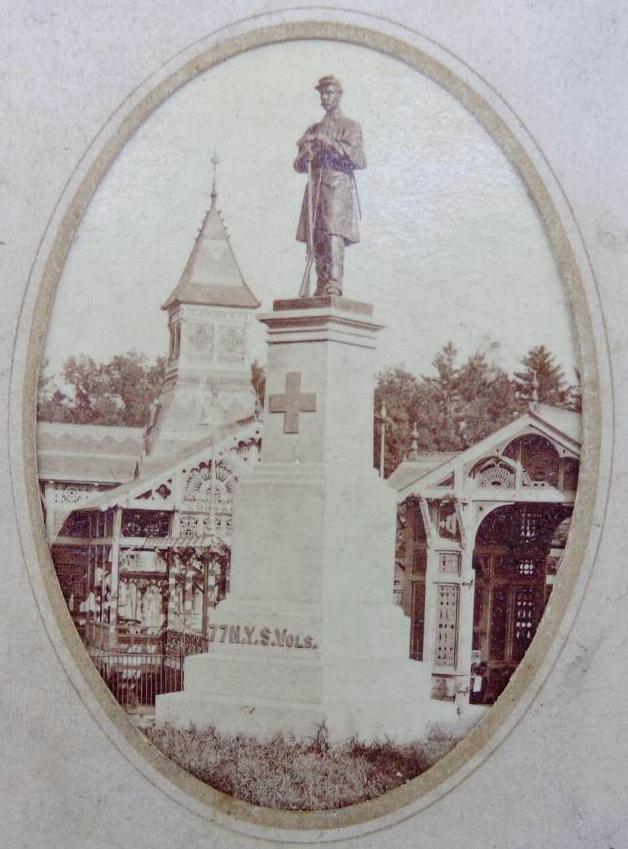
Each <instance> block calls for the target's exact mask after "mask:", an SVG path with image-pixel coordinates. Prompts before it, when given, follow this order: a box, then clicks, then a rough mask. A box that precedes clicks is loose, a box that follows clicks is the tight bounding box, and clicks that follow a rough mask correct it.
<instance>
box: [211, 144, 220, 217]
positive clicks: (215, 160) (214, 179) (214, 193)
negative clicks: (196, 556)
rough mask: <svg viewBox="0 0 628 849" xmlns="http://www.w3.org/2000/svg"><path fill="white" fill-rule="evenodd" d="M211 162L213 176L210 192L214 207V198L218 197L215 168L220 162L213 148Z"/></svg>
mask: <svg viewBox="0 0 628 849" xmlns="http://www.w3.org/2000/svg"><path fill="white" fill-rule="evenodd" d="M211 163H212V165H213V166H214V176H213V179H212V193H211V199H212V207H214V206H216V198H217V197H218V192H217V191H216V169H217V167H218V164H219V163H220V159H218V154H217V153H216V151H215V150H214V155H213V156H212V158H211Z"/></svg>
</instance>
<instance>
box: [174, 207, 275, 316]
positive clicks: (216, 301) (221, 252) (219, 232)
mask: <svg viewBox="0 0 628 849" xmlns="http://www.w3.org/2000/svg"><path fill="white" fill-rule="evenodd" d="M176 303H181V304H198V305H202V306H218V307H240V308H245V309H256V308H257V307H259V305H260V301H258V300H257V298H256V297H255V295H254V294H253V292H252V291H251V290H250V289H249V287H248V286H247V285H246V283H245V282H244V278H243V276H242V272H241V271H240V268H239V266H238V263H237V260H236V258H235V254H234V253H233V250H232V248H231V243H230V241H229V236H228V235H227V231H226V229H225V225H224V223H223V220H222V218H221V216H220V213H219V211H218V209H217V207H216V205H215V195H212V205H211V208H210V209H209V211H208V212H207V214H206V215H205V220H204V221H203V225H202V227H201V229H200V231H199V234H198V236H197V238H196V241H195V243H194V247H193V248H192V253H191V254H190V256H189V258H188V261H187V263H186V265H185V268H184V269H183V274H182V275H181V278H180V280H179V282H178V283H177V285H176V287H175V289H174V291H173V292H172V294H171V295H170V297H169V298H168V300H167V301H166V302H165V303H164V304H163V306H162V309H168V308H169V307H171V306H173V305H174V304H176Z"/></svg>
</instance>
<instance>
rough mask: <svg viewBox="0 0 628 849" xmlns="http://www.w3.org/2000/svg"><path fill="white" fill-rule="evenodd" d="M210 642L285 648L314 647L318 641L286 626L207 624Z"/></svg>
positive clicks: (316, 646)
mask: <svg viewBox="0 0 628 849" xmlns="http://www.w3.org/2000/svg"><path fill="white" fill-rule="evenodd" d="M208 639H209V642H210V643H235V644H236V645H240V646H264V647H266V646H268V647H271V648H273V647H274V648H285V649H316V648H318V643H317V642H316V640H315V639H314V637H312V636H311V635H310V634H306V635H301V634H293V633H292V632H291V631H288V629H287V628H268V627H266V626H264V627H262V628H258V627H257V626H256V625H212V624H210V625H209V626H208Z"/></svg>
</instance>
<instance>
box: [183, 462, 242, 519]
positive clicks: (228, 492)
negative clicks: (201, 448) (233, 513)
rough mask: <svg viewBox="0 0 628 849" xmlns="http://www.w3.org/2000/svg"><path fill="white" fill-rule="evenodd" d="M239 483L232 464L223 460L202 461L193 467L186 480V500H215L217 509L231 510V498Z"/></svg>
mask: <svg viewBox="0 0 628 849" xmlns="http://www.w3.org/2000/svg"><path fill="white" fill-rule="evenodd" d="M236 484H237V478H236V476H235V474H234V472H233V469H232V468H231V466H229V465H228V464H227V463H225V462H224V461H223V460H219V461H218V462H217V463H215V464H214V463H213V461H212V460H209V461H208V462H207V463H200V464H199V465H198V466H196V467H195V468H194V469H192V470H191V471H190V472H189V474H188V477H187V480H186V482H185V490H184V496H183V497H184V498H185V500H186V501H197V502H207V503H209V502H210V501H212V500H213V503H214V506H215V508H216V509H217V510H221V509H226V508H227V507H228V508H229V510H231V500H232V498H233V493H234V491H235V487H236Z"/></svg>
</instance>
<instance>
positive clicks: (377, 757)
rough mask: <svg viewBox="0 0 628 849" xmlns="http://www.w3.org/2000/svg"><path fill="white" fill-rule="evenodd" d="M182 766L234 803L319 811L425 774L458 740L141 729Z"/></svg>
mask: <svg viewBox="0 0 628 849" xmlns="http://www.w3.org/2000/svg"><path fill="white" fill-rule="evenodd" d="M143 730H144V733H145V734H146V736H147V737H148V738H149V739H150V740H151V742H152V743H154V745H155V746H157V748H158V749H160V750H161V751H162V752H163V753H164V755H166V756H167V757H169V758H171V759H172V760H173V761H175V762H176V763H177V764H179V766H181V767H183V768H184V769H186V770H188V772H191V773H192V775H194V776H196V778H199V779H200V780H201V781H204V782H205V783H206V784H209V785H211V786H212V787H214V788H215V789H216V790H221V791H222V792H223V793H228V794H229V795H230V796H233V797H235V798H236V799H242V800H243V801H246V802H250V803H251V804H254V805H262V806H264V807H269V808H283V809H285V810H297V811H320V810H329V809H332V808H343V807H346V806H347V805H353V804H355V803H356V802H363V801H366V800H367V799H374V798H375V797H377V796H381V794H382V793H385V792H386V791H388V790H392V789H393V788H394V787H398V786H399V785H401V784H404V783H405V782H407V781H410V780H411V779H413V778H415V777H416V776H417V775H420V774H421V773H422V772H425V770H426V769H428V768H429V767H430V766H431V765H432V764H433V763H435V762H436V761H437V760H439V759H440V758H442V757H443V755H445V754H447V752H448V751H450V750H451V749H452V748H453V747H454V746H455V744H456V742H457V739H456V738H454V737H453V736H452V735H451V734H449V733H447V732H443V731H438V730H433V731H432V732H431V733H430V734H429V735H428V737H427V738H426V740H424V741H421V742H416V743H409V744H405V745H398V744H396V743H394V742H393V741H391V740H388V739H386V740H380V741H375V742H371V743H365V742H361V741H360V740H358V739H356V738H354V739H351V740H348V741H346V742H343V743H332V742H331V741H330V739H329V732H328V730H327V728H326V726H325V725H322V726H321V727H320V728H319V729H318V733H317V734H316V737H315V738H313V739H312V740H309V741H306V742H298V741H296V740H294V739H291V738H289V737H286V736H284V735H282V734H277V735H275V736H274V737H273V738H272V739H271V740H267V741H260V740H257V739H255V738H254V737H246V736H244V735H241V734H237V735H228V734H221V733H220V732H218V731H216V729H215V728H209V729H207V730H206V731H202V732H199V731H196V730H195V729H194V728H191V729H189V730H180V729H176V728H173V727H172V726H166V727H165V728H155V727H154V726H148V727H146V728H144V729H143Z"/></svg>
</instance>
